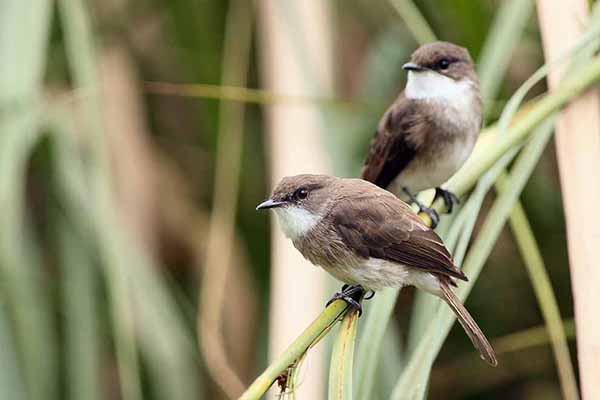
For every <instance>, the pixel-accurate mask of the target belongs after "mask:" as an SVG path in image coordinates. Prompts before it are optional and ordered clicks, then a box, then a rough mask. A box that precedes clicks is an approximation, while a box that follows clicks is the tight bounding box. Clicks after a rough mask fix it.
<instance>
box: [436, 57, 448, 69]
mask: <svg viewBox="0 0 600 400" xmlns="http://www.w3.org/2000/svg"><path fill="white" fill-rule="evenodd" d="M449 66H450V61H449V60H447V59H445V58H442V59H441V60H440V61H439V62H438V64H437V67H438V68H439V69H448V67H449Z"/></svg>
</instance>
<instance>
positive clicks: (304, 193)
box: [294, 188, 308, 200]
mask: <svg viewBox="0 0 600 400" xmlns="http://www.w3.org/2000/svg"><path fill="white" fill-rule="evenodd" d="M294 197H295V198H296V199H299V200H302V199H305V198H307V197H308V190H306V189H304V188H300V189H298V190H296V191H295V192H294Z"/></svg>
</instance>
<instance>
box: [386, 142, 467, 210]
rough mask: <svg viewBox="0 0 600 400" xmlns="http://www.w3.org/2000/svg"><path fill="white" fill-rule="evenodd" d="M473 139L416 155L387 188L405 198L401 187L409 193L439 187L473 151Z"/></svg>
mask: <svg viewBox="0 0 600 400" xmlns="http://www.w3.org/2000/svg"><path fill="white" fill-rule="evenodd" d="M474 144H475V141H474V140H469V141H459V142H456V143H455V144H453V145H452V146H450V148H449V149H445V150H444V151H439V152H436V153H435V155H433V156H429V155H427V156H426V157H416V158H415V159H414V160H412V161H411V162H410V164H409V165H408V166H407V167H406V168H405V169H404V170H403V171H402V173H400V174H399V175H398V176H397V177H396V179H394V181H392V183H391V184H390V186H389V187H388V190H389V191H391V192H392V193H394V194H396V195H397V196H399V197H400V198H405V197H406V196H405V194H404V193H403V192H402V188H404V187H407V188H408V189H409V190H410V191H411V193H413V194H417V193H418V192H420V191H423V190H426V189H431V188H436V187H440V186H441V185H442V184H443V183H445V182H446V181H447V180H448V179H450V178H451V177H452V175H454V174H455V173H456V171H458V169H459V168H460V167H461V166H462V165H463V164H464V163H465V161H466V160H467V158H469V155H470V154H471V152H472V151H473V146H474Z"/></svg>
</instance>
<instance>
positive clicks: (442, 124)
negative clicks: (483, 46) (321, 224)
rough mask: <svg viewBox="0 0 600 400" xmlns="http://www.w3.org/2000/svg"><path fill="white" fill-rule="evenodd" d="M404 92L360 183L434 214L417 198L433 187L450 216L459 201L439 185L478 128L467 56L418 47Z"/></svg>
mask: <svg viewBox="0 0 600 400" xmlns="http://www.w3.org/2000/svg"><path fill="white" fill-rule="evenodd" d="M402 68H403V69H404V70H406V71H408V77H407V81H406V87H405V89H404V91H403V92H401V93H400V95H399V96H398V97H397V98H396V100H395V101H394V102H393V103H392V105H391V106H390V107H389V108H388V110H387V111H386V112H385V114H384V115H383V117H382V118H381V120H380V121H379V124H378V127H377V130H376V133H375V136H374V137H373V139H372V141H371V145H370V147H369V150H368V153H367V157H366V160H365V163H364V166H363V170H362V173H361V178H362V179H364V180H367V181H369V182H372V183H374V184H376V185H377V186H379V187H382V188H384V189H388V190H389V191H391V192H393V193H394V194H396V195H397V196H399V197H400V198H402V199H403V200H406V201H408V200H410V201H412V202H414V203H416V204H417V205H418V206H419V211H421V212H425V213H427V214H428V215H429V216H430V217H431V220H432V227H433V228H435V226H436V225H437V224H438V222H439V215H438V214H437V212H436V211H435V210H433V209H431V208H428V207H425V206H424V205H423V204H422V203H421V202H419V201H418V200H417V198H416V194H417V193H418V192H420V191H422V190H425V189H431V188H435V190H436V195H435V198H438V197H442V198H443V199H444V202H445V204H446V208H447V211H448V212H452V209H453V205H454V204H455V203H457V202H458V197H457V196H456V195H455V194H454V193H452V192H450V191H447V190H445V189H443V188H442V187H441V186H442V184H443V183H445V182H446V181H447V180H448V179H449V178H450V177H451V176H452V175H454V173H455V172H456V171H457V170H458V169H459V168H460V167H461V166H462V165H463V164H464V162H465V161H466V160H467V159H468V157H469V156H470V154H471V152H472V151H473V147H474V146H475V142H476V140H477V136H478V133H479V131H480V129H481V126H482V121H483V116H482V100H481V94H480V90H479V79H478V78H477V73H476V72H475V67H474V64H473V60H472V59H471V56H470V55H469V51H468V50H467V49H465V48H463V47H460V46H457V45H455V44H453V43H449V42H433V43H428V44H425V45H423V46H420V47H419V48H418V49H417V50H415V52H414V53H413V54H412V56H411V58H410V62H408V63H406V64H404V65H403V67H402Z"/></svg>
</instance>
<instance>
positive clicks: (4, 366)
mask: <svg viewBox="0 0 600 400" xmlns="http://www.w3.org/2000/svg"><path fill="white" fill-rule="evenodd" d="M7 311H8V310H7V307H6V304H5V301H4V298H3V296H0V397H1V398H3V399H13V400H25V399H26V398H27V391H26V390H25V385H24V382H23V376H22V374H21V368H19V367H20V365H19V359H18V356H17V352H16V350H17V342H16V340H15V337H14V335H13V333H12V332H11V327H10V325H9V319H8V313H7Z"/></svg>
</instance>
